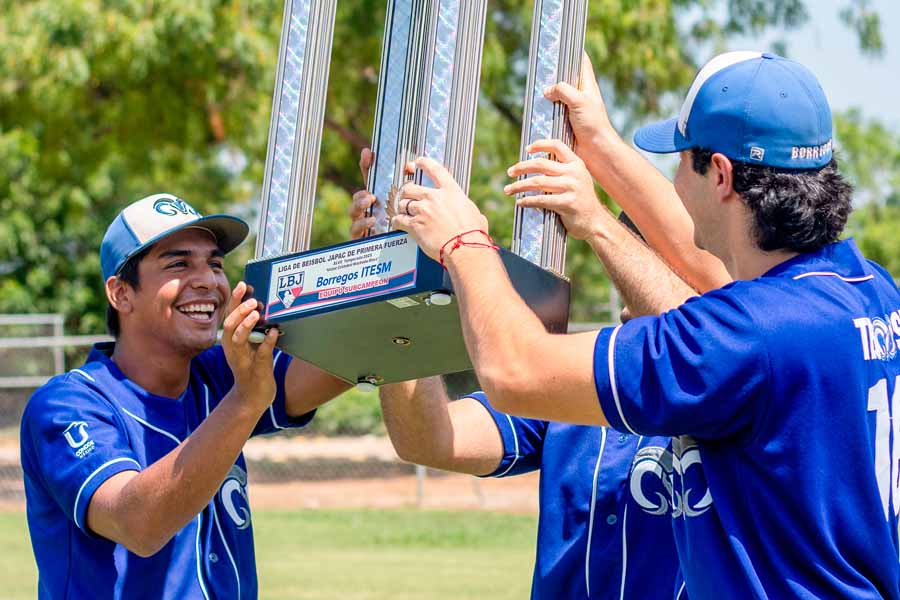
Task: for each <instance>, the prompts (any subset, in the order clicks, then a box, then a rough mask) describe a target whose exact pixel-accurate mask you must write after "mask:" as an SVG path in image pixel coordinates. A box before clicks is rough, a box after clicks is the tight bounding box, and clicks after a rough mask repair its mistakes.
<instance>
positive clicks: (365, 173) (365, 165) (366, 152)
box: [359, 148, 375, 185]
mask: <svg viewBox="0 0 900 600" xmlns="http://www.w3.org/2000/svg"><path fill="white" fill-rule="evenodd" d="M374 158H375V154H374V153H373V152H372V150H371V149H369V148H363V149H362V150H361V151H360V153H359V172H360V173H362V178H363V185H368V182H369V168H370V167H371V166H372V163H373V162H374Z"/></svg>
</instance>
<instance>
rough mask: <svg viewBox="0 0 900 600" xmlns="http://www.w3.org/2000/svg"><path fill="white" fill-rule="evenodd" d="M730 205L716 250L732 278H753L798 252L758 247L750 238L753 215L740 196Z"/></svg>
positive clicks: (751, 236) (751, 235) (751, 237)
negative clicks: (719, 246) (723, 232)
mask: <svg viewBox="0 0 900 600" xmlns="http://www.w3.org/2000/svg"><path fill="white" fill-rule="evenodd" d="M735 200H737V201H735V202H731V203H730V204H729V206H731V207H732V208H733V210H732V211H731V212H730V213H729V214H728V215H727V216H726V218H725V219H723V221H722V225H721V226H722V227H724V229H725V232H726V234H725V236H723V238H720V239H721V240H722V241H723V242H724V244H723V245H724V248H720V249H721V250H722V252H721V254H720V253H718V252H715V253H714V254H716V255H717V256H718V257H719V259H720V260H721V261H722V262H723V263H724V264H725V268H726V269H727V270H728V274H729V275H731V277H732V278H733V279H735V280H740V279H756V278H757V277H759V276H761V275H763V274H764V273H766V272H767V271H769V270H770V269H772V268H773V267H775V266H777V265H780V264H781V263H783V262H784V261H786V260H789V259H791V258H793V257H795V256H797V254H798V253H797V252H791V251H788V250H775V251H772V252H766V251H764V250H760V249H759V246H757V245H756V241H755V240H754V238H753V233H752V231H753V222H752V216H751V215H750V213H749V211H748V210H747V209H746V207H745V206H744V204H743V202H742V201H740V199H739V198H735Z"/></svg>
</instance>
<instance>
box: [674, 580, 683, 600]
mask: <svg viewBox="0 0 900 600" xmlns="http://www.w3.org/2000/svg"><path fill="white" fill-rule="evenodd" d="M684 588H685V583H684V582H683V581H682V582H681V587H680V588H678V593H677V594H675V600H681V595H682V594H683V593H684Z"/></svg>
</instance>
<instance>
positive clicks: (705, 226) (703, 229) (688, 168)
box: [675, 150, 715, 252]
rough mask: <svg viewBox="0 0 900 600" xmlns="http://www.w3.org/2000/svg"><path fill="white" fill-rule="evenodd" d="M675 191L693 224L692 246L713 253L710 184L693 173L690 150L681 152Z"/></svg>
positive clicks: (705, 178) (704, 177)
mask: <svg viewBox="0 0 900 600" xmlns="http://www.w3.org/2000/svg"><path fill="white" fill-rule="evenodd" d="M707 175H708V174H707ZM675 191H676V192H677V193H678V197H679V198H681V202H682V204H684V208H685V209H686V210H687V212H688V214H689V215H690V217H691V220H692V221H693V222H694V244H696V245H697V247H698V248H701V249H703V250H709V251H710V252H714V248H713V247H712V246H714V245H715V244H714V242H713V240H712V239H711V237H712V235H711V234H712V233H713V231H712V229H713V227H714V225H713V223H714V219H713V218H712V215H710V214H709V212H710V211H709V208H710V206H711V204H712V203H711V202H710V199H711V196H710V192H711V190H710V183H709V180H708V177H707V176H703V175H700V174H699V173H697V172H696V171H694V167H693V165H692V158H691V152H690V150H685V151H683V152H681V163H680V164H679V165H678V171H677V172H676V173H675Z"/></svg>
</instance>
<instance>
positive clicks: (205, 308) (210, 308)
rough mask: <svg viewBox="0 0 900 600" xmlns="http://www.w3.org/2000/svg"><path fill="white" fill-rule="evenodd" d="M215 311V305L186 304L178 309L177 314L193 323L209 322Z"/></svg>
mask: <svg viewBox="0 0 900 600" xmlns="http://www.w3.org/2000/svg"><path fill="white" fill-rule="evenodd" d="M215 311H216V305H215V304H212V303H198V304H186V305H184V306H179V307H178V312H180V313H181V314H183V315H185V316H187V317H188V318H190V319H192V320H194V321H209V320H211V319H212V316H213V313H214V312H215Z"/></svg>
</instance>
